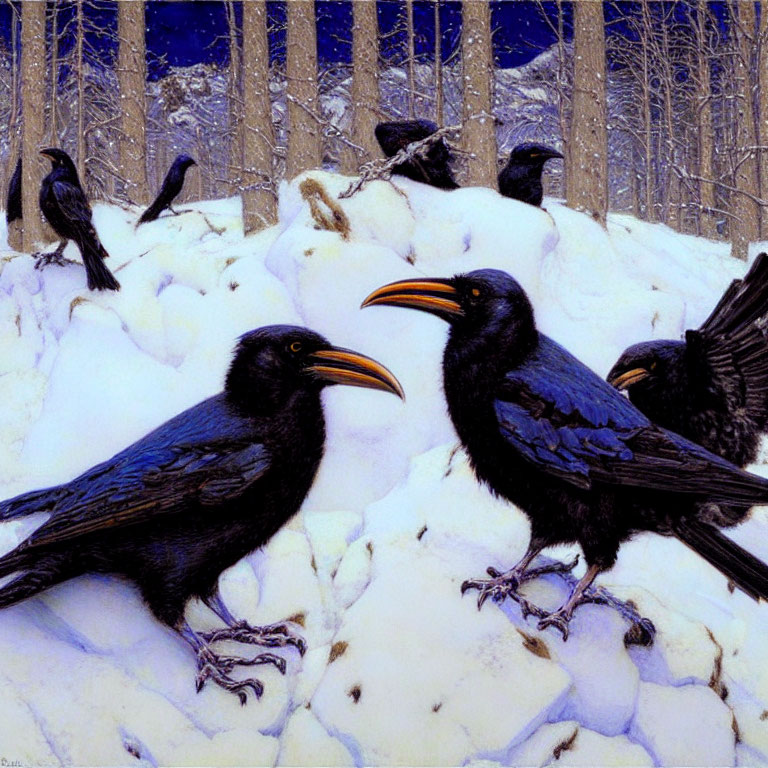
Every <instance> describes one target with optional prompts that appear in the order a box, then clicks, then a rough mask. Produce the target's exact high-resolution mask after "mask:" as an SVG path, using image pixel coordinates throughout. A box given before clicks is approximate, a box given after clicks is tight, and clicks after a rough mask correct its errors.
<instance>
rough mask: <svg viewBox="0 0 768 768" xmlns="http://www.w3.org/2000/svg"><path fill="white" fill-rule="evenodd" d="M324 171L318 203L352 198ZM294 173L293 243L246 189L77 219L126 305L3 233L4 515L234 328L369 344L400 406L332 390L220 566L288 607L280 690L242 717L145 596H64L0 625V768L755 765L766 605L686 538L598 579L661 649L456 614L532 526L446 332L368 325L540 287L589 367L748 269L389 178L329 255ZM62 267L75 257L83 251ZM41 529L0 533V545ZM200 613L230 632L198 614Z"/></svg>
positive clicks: (203, 622) (142, 416)
mask: <svg viewBox="0 0 768 768" xmlns="http://www.w3.org/2000/svg"><path fill="white" fill-rule="evenodd" d="M311 175H312V176H313V177H315V178H316V179H317V180H319V181H320V182H321V183H322V184H323V185H324V186H325V187H326V189H327V190H328V191H329V192H330V193H331V194H332V195H334V196H335V195H337V194H338V193H339V192H340V191H342V190H343V189H345V188H346V186H347V185H348V183H349V181H350V179H348V178H344V177H341V176H338V175H333V174H329V173H322V172H313V173H311ZM302 178H304V177H299V178H298V179H296V180H294V181H293V182H292V183H291V184H283V186H282V189H281V195H280V221H279V223H278V224H277V225H276V226H275V227H273V228H271V229H269V230H267V231H264V232H262V233H259V234H257V235H254V236H249V237H243V229H242V220H241V209H240V203H239V200H237V199H228V200H219V201H210V202H203V203H194V204H186V205H185V206H184V208H185V212H184V213H182V214H181V215H179V216H163V217H162V218H161V219H159V220H158V221H156V222H154V223H150V224H147V225H144V226H142V227H140V228H139V229H138V230H135V229H134V224H135V222H136V218H137V211H126V210H123V209H121V208H118V207H115V206H107V205H103V204H102V205H100V204H97V205H95V207H94V219H95V225H96V227H97V229H98V231H99V233H100V235H101V237H102V239H103V241H104V244H105V246H106V247H107V249H108V250H109V252H110V254H111V258H110V260H109V266H110V267H111V268H112V269H113V270H114V272H115V274H116V276H117V277H118V279H119V280H120V282H121V283H122V286H123V287H122V290H121V291H120V292H119V293H103V294H98V293H89V292H88V291H87V290H86V288H85V275H84V271H83V268H82V267H81V266H80V265H79V264H72V265H68V266H66V267H63V268H61V267H56V266H50V267H48V268H46V269H45V270H43V271H37V270H35V269H34V268H33V264H34V262H33V260H32V259H31V258H30V256H29V255H27V254H17V253H15V252H12V251H10V250H8V248H7V246H5V233H4V231H0V249H2V250H0V269H1V270H2V271H1V272H0V402H2V403H3V406H2V410H0V498H7V497H10V496H12V495H15V494H17V493H21V492H24V491H28V490H32V489H35V488H39V487H44V486H47V485H52V484H56V483H60V482H65V481H67V480H70V479H72V478H73V477H75V476H76V475H77V474H79V473H80V472H82V471H84V470H85V469H87V468H88V467H90V466H92V465H93V464H95V463H97V462H99V461H101V460H104V459H107V458H109V457H110V456H111V455H113V454H114V453H115V452H117V451H118V450H120V449H121V448H123V447H124V446H126V445H128V444H129V443H131V442H133V441H134V440H136V439H138V438H140V437H141V436H142V435H144V434H145V433H146V432H148V431H149V430H150V429H152V428H153V427H155V426H157V425H158V424H160V423H161V422H163V421H164V420H166V419H168V418H170V417H171V416H173V415H175V414H176V413H178V412H180V411H181V410H183V409H185V408H186V407H188V406H190V405H192V404H194V403H195V402H198V401H199V400H201V399H203V398H205V397H207V396H209V395H211V394H213V393H215V392H217V391H219V390H220V388H221V386H222V382H223V376H224V373H225V371H226V368H227V365H228V362H229V360H230V357H231V352H232V349H233V347H234V344H235V342H236V339H237V337H238V335H239V334H241V333H243V332H245V331H248V330H250V329H252V328H255V327H258V326H261V325H266V324H272V323H296V324H303V325H307V326H309V327H311V328H313V329H315V330H317V331H320V332H321V333H323V334H325V335H326V336H327V337H328V338H329V339H330V340H331V341H332V342H333V343H335V344H339V345H343V346H346V347H351V348H353V349H357V350H359V351H361V352H364V353H366V354H368V355H371V356H373V357H375V358H376V359H378V360H380V361H381V362H383V363H384V364H385V365H387V366H388V367H389V368H390V369H391V370H392V371H393V372H394V373H395V374H396V375H397V376H398V377H399V378H400V381H401V382H402V384H403V386H404V388H405V391H406V394H407V400H406V402H405V403H403V402H400V401H399V400H398V399H397V398H395V397H391V396H388V395H386V394H385V393H382V392H373V391H368V390H359V389H352V388H349V387H333V388H330V389H329V390H328V391H327V394H325V395H324V404H325V411H326V417H327V423H328V440H327V445H326V453H325V457H324V459H323V462H322V464H321V467H320V470H319V473H318V476H317V479H316V482H315V484H314V487H313V489H312V491H311V493H310V494H309V496H308V497H307V499H306V501H305V503H304V505H303V507H302V510H301V511H300V513H299V514H298V515H297V516H296V517H295V518H294V519H293V520H292V521H290V523H288V524H287V525H286V526H285V528H284V529H283V530H282V531H281V532H280V533H279V534H278V535H277V536H275V537H274V538H273V539H272V541H271V542H269V544H268V545H267V546H266V548H265V549H264V550H263V551H259V552H256V553H254V554H253V555H251V556H250V557H248V558H246V559H245V560H243V561H241V562H239V563H238V564H237V565H235V566H234V567H232V568H230V569H229V570H228V571H226V572H225V573H224V574H223V575H222V577H221V588H222V593H223V595H224V597H225V600H226V601H227V603H228V604H229V606H230V608H231V609H232V611H233V612H234V613H235V614H237V615H240V616H242V617H243V618H245V619H247V620H248V621H249V622H251V623H254V624H266V623H271V622H274V621H279V620H282V619H285V618H287V617H290V616H295V615H297V614H302V615H303V617H304V619H303V621H304V628H303V629H302V632H303V633H304V636H305V637H306V640H307V642H308V646H309V651H308V652H307V654H306V656H304V658H300V657H299V656H298V654H296V653H295V651H293V650H289V651H286V652H285V656H286V658H287V661H288V671H287V674H286V675H285V676H281V675H280V674H279V672H278V671H277V670H275V669H272V668H266V667H258V668H256V669H257V670H258V673H259V675H258V676H259V677H260V678H261V679H262V680H263V682H264V685H265V692H264V695H263V697H262V698H261V699H260V700H254V699H251V700H250V701H249V703H248V705H247V706H245V707H241V706H240V705H239V703H238V700H237V698H236V697H234V696H232V695H231V694H228V693H226V692H224V691H222V690H221V689H219V688H217V687H216V686H214V685H212V684H208V685H206V686H205V688H204V689H203V691H202V692H201V693H200V694H197V693H196V692H195V687H194V674H195V661H194V657H193V655H192V653H191V651H190V649H189V648H188V646H187V645H186V644H185V643H184V642H183V641H182V640H181V639H180V638H179V637H177V636H176V635H175V634H174V633H173V632H172V631H170V630H169V629H167V628H165V627H164V626H162V625H161V624H159V623H158V622H157V621H156V620H155V619H154V617H153V616H152V615H151V614H150V613H149V611H148V610H147V608H146V607H145V606H144V605H143V603H142V601H141V599H140V598H139V596H138V593H137V591H136V589H135V588H134V587H133V586H132V585H130V584H127V583H125V582H123V581H121V580H119V579H117V578H110V577H98V576H87V577H82V578H78V579H75V580H72V581H70V582H67V583H65V584H62V585H59V586H58V587H55V588H53V589H51V590H49V591H47V592H45V593H43V594H41V595H40V596H38V597H36V598H33V599H30V600H28V601H26V602H24V603H22V604H19V605H16V606H13V607H11V608H8V609H5V610H3V611H2V612H0V681H2V683H1V684H2V690H3V695H2V697H0V757H2V758H3V759H4V760H8V761H14V760H15V761H19V762H20V764H24V765H33V764H62V765H132V764H137V763H142V764H144V765H329V766H330V765H358V766H361V765H548V764H552V763H555V762H557V763H558V764H561V765H585V766H587V765H606V766H608V765H635V766H637V765H736V764H743V765H757V764H768V665H767V664H766V663H765V642H766V638H768V608H766V606H764V605H757V604H756V603H754V602H753V601H751V600H750V599H749V598H747V597H746V596H745V595H743V594H741V593H740V592H738V591H736V592H735V593H731V592H729V590H728V587H727V583H726V580H725V579H724V578H723V577H722V576H721V575H719V574H718V573H717V572H716V571H714V570H713V569H712V568H710V567H709V566H708V565H707V564H706V563H705V562H704V561H703V560H701V559H700V558H698V557H697V556H696V555H695V554H693V553H692V552H690V551H688V550H687V549H686V548H685V547H684V546H682V545H681V544H680V543H678V542H677V541H674V540H672V539H665V538H662V537H659V536H655V535H651V534H647V535H640V536H637V537H636V538H635V539H634V540H633V541H631V542H629V543H627V544H625V545H624V547H623V548H622V550H621V553H620V555H619V562H618V564H617V566H616V567H615V568H614V569H613V570H612V571H610V572H608V573H606V574H604V575H603V576H602V577H601V579H600V582H601V583H602V584H603V585H605V586H606V587H608V588H609V589H610V590H611V591H612V592H613V593H614V594H616V595H617V596H619V597H621V598H622V599H629V598H631V599H632V600H633V601H634V602H635V603H636V604H637V606H638V608H639V610H640V612H641V613H642V614H643V615H645V616H647V617H649V618H650V619H651V620H652V621H653V622H654V623H655V625H656V628H657V630H658V634H657V638H656V642H655V644H654V646H653V647H652V648H650V649H643V648H638V647H632V648H631V649H630V650H627V649H626V648H625V646H624V643H623V635H624V632H625V631H626V629H627V625H626V623H625V621H624V620H623V619H622V618H621V617H620V616H619V615H618V614H617V613H616V612H614V611H613V610H612V609H610V608H607V607H601V606H586V607H583V608H581V609H579V610H578V611H577V612H576V615H575V618H574V620H573V623H572V633H571V637H570V639H569V640H568V642H567V643H563V641H562V640H561V638H560V635H559V634H557V633H556V632H555V631H554V630H546V631H544V632H539V631H538V630H537V629H536V626H535V621H534V620H533V619H531V620H529V621H528V622H526V621H524V620H523V619H522V618H521V615H520V611H519V609H518V607H517V605H516V604H514V603H510V602H509V601H507V602H505V603H504V604H502V605H501V606H499V605H497V604H495V603H492V602H489V603H487V604H486V605H485V607H484V608H483V609H482V610H481V611H479V612H478V610H477V607H476V600H475V597H474V596H473V595H471V594H468V595H467V596H465V597H463V598H462V596H461V594H460V591H459V586H460V584H461V582H462V581H463V580H464V579H465V578H468V577H480V576H482V575H484V573H485V569H486V567H487V566H489V565H493V566H495V567H497V568H501V569H505V568H508V567H510V566H511V565H513V564H514V563H515V562H516V561H517V560H518V559H519V557H520V556H521V555H522V553H523V552H524V550H525V548H526V545H527V541H528V533H529V527H528V523H527V519H526V517H525V516H524V515H523V514H522V513H521V512H520V511H518V510H517V509H515V508H514V507H513V506H512V505H510V504H509V503H507V502H505V501H503V500H500V499H496V498H494V497H493V496H492V495H491V494H490V493H489V491H488V490H487V489H486V488H484V487H481V486H480V485H479V484H478V483H477V482H476V480H475V478H474V476H473V474H472V472H471V470H470V468H469V466H468V463H467V460H466V457H465V455H464V454H463V452H462V451H460V450H456V449H457V446H458V443H457V438H456V435H455V433H454V431H453V427H452V425H451V423H450V420H449V418H448V416H447V412H446V408H445V403H444V399H443V394H442V384H441V372H440V361H441V357H442V349H443V345H444V342H445V338H446V332H447V327H446V325H445V324H444V323H442V322H441V321H439V320H437V319H436V318H434V317H431V316H428V315H426V314H423V313H418V312H412V311H406V310H401V309H395V308H388V307H374V308H371V309H366V310H364V311H361V310H360V309H359V306H360V302H361V301H362V299H363V298H364V297H365V296H366V295H367V294H368V293H369V292H370V291H372V290H373V289H374V288H376V287H378V286H380V285H382V284H384V283H386V282H389V281H391V280H396V279H401V278H407V277H413V276H424V275H427V276H447V275H451V274H454V273H456V272H460V271H468V270H471V269H476V268H480V267H497V268H500V269H504V270H506V271H508V272H510V273H511V274H513V275H514V276H515V277H516V278H517V279H518V280H519V281H520V282H521V284H522V285H523V287H524V288H525V290H526V291H527V292H528V294H529V296H530V298H531V300H532V302H533V305H534V307H535V310H536V315H537V320H538V324H539V327H540V329H541V330H542V331H543V332H545V333H547V334H549V335H551V336H552V337H554V338H555V339H556V340H557V341H559V342H560V343H562V344H564V345H565V346H566V347H567V348H569V349H570V350H571V351H572V352H573V353H574V354H576V355H577V356H578V357H579V358H581V359H582V360H583V361H584V362H585V363H587V364H588V365H590V366H591V367H592V368H594V369H595V370H596V371H597V372H598V373H599V374H601V375H604V374H605V373H606V372H607V370H608V369H609V367H610V366H611V365H612V363H613V362H614V361H615V360H616V358H617V357H618V355H619V354H620V353H621V352H622V350H623V349H624V348H625V347H626V346H627V345H629V344H631V343H634V342H636V341H640V340H645V339H651V338H677V337H679V336H680V334H681V332H682V331H684V329H686V328H688V327H695V326H696V325H697V324H699V323H700V322H701V321H702V320H703V319H704V318H705V317H706V315H707V314H708V312H709V311H710V309H711V308H712V307H713V306H714V304H715V302H716V301H717V299H718V298H719V296H720V294H721V292H722V291H723V290H724V288H725V287H726V286H727V284H728V283H729V281H730V280H731V279H733V278H734V277H738V276H741V275H743V274H744V272H745V270H746V265H745V264H744V263H741V262H736V261H733V260H731V259H730V258H729V256H728V255H727V251H728V246H727V244H724V243H715V242H711V241H706V240H703V239H698V238H695V237H691V236H684V235H680V234H677V233H675V232H673V231H671V230H669V229H668V228H666V227H664V226H661V225H651V224H647V223H644V222H640V221H637V220H635V219H634V218H632V217H630V216H622V215H613V216H609V223H608V229H607V232H606V231H604V230H602V229H601V228H600V227H599V226H598V225H597V224H595V223H594V222H593V221H591V220H590V219H589V218H587V217H585V216H584V215H582V214H579V213H575V212H573V211H571V210H569V209H567V208H565V207H563V206H562V205H560V204H558V203H557V202H556V201H552V200H546V201H545V206H546V210H539V209H536V208H532V207H530V206H527V205H524V204H522V203H518V202H516V201H512V200H508V199H505V198H503V197H501V196H499V195H498V194H496V193H495V192H493V191H490V190H488V189H478V188H468V189H460V190H456V191H453V192H443V191H440V190H436V189H432V188H430V187H426V186H423V185H420V184H418V183H414V182H409V181H407V180H397V182H396V183H389V182H383V181H379V182H374V183H372V184H370V185H369V186H367V187H366V188H365V189H364V190H363V191H361V192H360V193H358V194H357V195H355V196H354V197H352V198H351V199H348V200H342V201H340V205H341V206H342V208H343V209H344V211H345V213H346V214H347V216H348V217H349V220H350V223H351V232H350V236H349V239H348V240H344V239H342V237H341V235H340V234H338V233H336V232H329V231H324V230H320V229H318V226H317V225H316V223H315V221H314V220H313V218H312V216H311V214H310V210H309V206H308V205H307V204H306V203H305V202H304V201H303V200H302V198H301V195H300V193H299V188H298V185H299V183H300V182H301V180H302ZM756 252H757V248H756V249H755V251H754V253H756ZM754 253H753V255H754ZM67 255H68V256H70V257H71V258H73V259H75V260H79V257H78V254H77V250H76V248H74V246H70V247H69V249H68V251H67ZM753 469H754V470H755V471H758V472H762V473H764V474H765V473H766V470H765V467H764V466H762V465H758V466H756V467H753ZM41 519H42V517H41V516H38V519H36V520H33V521H17V522H14V523H6V524H4V525H2V526H0V552H5V551H8V550H9V549H11V548H12V547H13V546H14V545H15V544H16V543H17V542H18V541H19V540H20V539H21V538H23V536H24V535H26V533H27V532H28V531H29V530H30V528H31V526H33V525H36V524H38V523H39V522H40V520H41ZM767 532H768V515H766V510H765V509H757V510H755V512H754V514H753V517H752V519H751V520H750V521H749V522H748V523H745V524H744V525H743V526H742V527H741V528H740V529H739V530H737V531H735V532H734V533H733V535H734V538H735V539H737V540H738V541H739V542H740V543H742V544H743V545H745V546H748V547H750V548H751V549H752V550H753V551H754V552H755V553H756V554H758V555H761V556H762V557H764V558H765V557H766V556H768V536H767V535H766V533H767ZM577 551H578V550H577V548H575V547H573V548H568V547H560V548H558V549H557V550H553V551H552V552H550V554H552V555H553V556H556V557H566V556H568V555H571V554H574V553H575V552H577ZM581 567H582V568H583V566H581ZM580 572H583V571H580ZM528 590H529V593H530V595H531V597H532V598H533V599H534V600H535V601H537V602H540V603H541V604H543V605H545V606H547V607H553V608H554V607H556V606H557V605H558V601H561V600H562V599H563V598H564V596H565V585H564V584H563V582H562V581H561V580H560V579H559V577H557V576H548V577H545V578H543V579H541V580H539V581H538V582H535V583H532V584H531V585H530V586H529V587H528ZM187 614H188V618H189V620H190V622H191V623H192V625H193V626H195V627H197V628H200V629H206V628H210V627H212V626H215V625H216V621H215V619H214V617H213V616H212V614H210V613H209V612H208V611H207V610H206V609H205V608H204V607H202V606H201V605H198V604H196V603H194V604H191V605H190V606H189V609H188V611H187ZM332 649H333V653H331V650H332ZM231 650H233V651H237V652H239V653H243V654H244V655H250V654H251V653H252V652H253V649H252V648H250V647H248V646H240V647H233V648H232V649H231ZM249 671H252V669H251V670H249V668H244V670H243V672H244V673H246V672H249Z"/></svg>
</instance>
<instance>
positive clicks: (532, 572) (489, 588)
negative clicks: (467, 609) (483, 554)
mask: <svg viewBox="0 0 768 768" xmlns="http://www.w3.org/2000/svg"><path fill="white" fill-rule="evenodd" d="M543 548H544V547H543V546H542V545H539V544H534V543H533V542H531V544H530V545H529V546H528V551H527V552H526V553H525V555H524V556H523V558H522V560H520V562H519V563H518V564H517V565H515V566H514V567H513V568H511V569H510V570H508V571H507V572H506V573H500V572H499V571H497V570H496V569H495V568H488V569H487V573H488V575H489V576H490V577H491V578H490V579H467V581H465V582H464V583H463V584H462V585H461V594H462V595H463V594H464V593H465V592H467V591H469V590H470V589H476V590H478V592H479V594H478V597H477V608H478V610H480V608H482V607H483V603H484V602H485V601H486V600H487V599H488V598H489V597H490V598H492V599H493V601H494V602H496V603H501V602H503V601H504V598H506V597H511V598H512V599H513V600H514V601H515V602H517V603H518V604H519V605H520V610H521V611H522V614H523V618H528V616H530V615H533V616H537V617H538V618H540V619H542V618H544V617H545V616H547V613H546V611H544V610H542V609H541V608H539V607H538V606H536V605H534V604H533V603H531V602H529V601H528V600H526V599H525V598H524V597H523V596H522V595H520V594H519V592H518V589H519V587H520V586H521V585H522V584H524V583H525V582H526V581H531V580H532V579H536V578H538V577H539V576H543V575H544V574H545V573H567V572H568V571H570V570H572V569H573V568H574V567H575V566H576V564H577V563H578V562H579V558H578V556H576V558H575V559H574V560H573V562H571V563H561V562H558V561H553V562H551V563H547V564H545V565H541V566H539V567H537V568H530V569H529V568H528V566H529V565H530V564H531V563H532V562H533V560H534V559H535V558H536V556H537V555H538V554H539V552H541V550H542V549H543Z"/></svg>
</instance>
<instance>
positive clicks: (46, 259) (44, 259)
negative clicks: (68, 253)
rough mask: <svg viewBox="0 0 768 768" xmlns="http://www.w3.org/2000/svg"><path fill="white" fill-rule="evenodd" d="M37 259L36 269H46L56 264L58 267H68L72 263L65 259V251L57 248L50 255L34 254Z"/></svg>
mask: <svg viewBox="0 0 768 768" xmlns="http://www.w3.org/2000/svg"><path fill="white" fill-rule="evenodd" d="M32 257H33V258H34V259H35V269H45V267H48V266H50V265H51V264H55V265H56V266H57V267H66V266H67V264H69V263H70V261H69V259H66V258H64V249H63V248H57V249H56V250H55V251H51V252H50V253H43V252H37V253H33V254H32Z"/></svg>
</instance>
